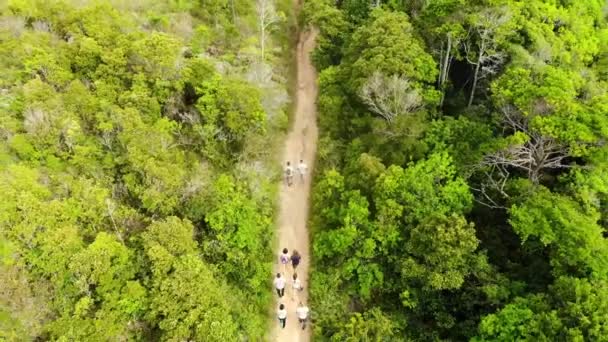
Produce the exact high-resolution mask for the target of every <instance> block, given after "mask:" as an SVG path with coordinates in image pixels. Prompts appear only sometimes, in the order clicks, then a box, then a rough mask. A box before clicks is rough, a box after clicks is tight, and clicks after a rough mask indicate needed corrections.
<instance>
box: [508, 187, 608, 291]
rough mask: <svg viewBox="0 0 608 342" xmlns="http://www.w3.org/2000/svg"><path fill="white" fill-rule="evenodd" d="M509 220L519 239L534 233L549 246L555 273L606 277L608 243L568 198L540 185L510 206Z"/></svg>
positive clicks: (593, 217) (594, 219)
mask: <svg viewBox="0 0 608 342" xmlns="http://www.w3.org/2000/svg"><path fill="white" fill-rule="evenodd" d="M510 214H511V218H510V223H511V225H512V226H513V229H514V230H515V232H517V234H519V235H520V236H521V238H522V240H523V241H526V240H527V239H529V238H530V237H535V238H538V239H539V240H540V242H541V243H542V244H543V245H545V246H550V251H551V254H550V255H551V258H552V260H551V263H552V265H553V266H554V273H555V274H556V275H570V274H574V275H580V276H592V277H599V278H604V279H605V278H606V277H608V274H607V273H606V269H607V266H608V243H607V242H606V239H605V238H604V237H603V236H602V232H603V229H602V227H601V226H599V225H598V224H597V220H598V216H597V214H595V213H594V214H593V215H589V213H585V212H584V211H583V210H582V209H581V207H580V206H579V205H578V203H576V202H575V201H573V200H572V199H570V198H568V197H566V196H562V195H558V194H554V193H551V192H550V191H548V190H547V189H545V188H540V189H538V191H537V192H536V193H534V194H533V195H532V196H529V197H528V198H526V199H525V200H523V201H522V202H521V203H519V204H515V205H513V206H512V207H511V209H510Z"/></svg>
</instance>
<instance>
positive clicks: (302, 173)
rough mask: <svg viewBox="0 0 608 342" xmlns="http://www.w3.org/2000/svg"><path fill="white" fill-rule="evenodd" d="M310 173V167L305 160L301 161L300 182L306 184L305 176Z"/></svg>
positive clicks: (299, 168) (299, 165)
mask: <svg viewBox="0 0 608 342" xmlns="http://www.w3.org/2000/svg"><path fill="white" fill-rule="evenodd" d="M307 172H308V165H306V163H305V162H304V160H302V159H300V164H298V173H299V174H300V180H301V181H302V183H304V176H306V173H307Z"/></svg>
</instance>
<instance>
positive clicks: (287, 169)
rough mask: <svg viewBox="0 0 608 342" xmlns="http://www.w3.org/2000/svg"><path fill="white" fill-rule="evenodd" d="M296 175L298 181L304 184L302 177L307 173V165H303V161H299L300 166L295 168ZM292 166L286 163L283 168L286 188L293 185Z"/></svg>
mask: <svg viewBox="0 0 608 342" xmlns="http://www.w3.org/2000/svg"><path fill="white" fill-rule="evenodd" d="M297 170H298V174H300V181H301V182H302V183H304V176H306V172H307V171H308V165H306V163H304V160H302V159H300V164H298V166H297ZM294 171H295V170H294V169H293V166H291V162H287V165H286V166H285V182H286V183H287V186H292V185H293V174H294Z"/></svg>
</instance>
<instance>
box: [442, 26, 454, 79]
mask: <svg viewBox="0 0 608 342" xmlns="http://www.w3.org/2000/svg"><path fill="white" fill-rule="evenodd" d="M447 49H448V51H447V52H446V53H445V61H444V64H443V73H442V75H443V80H441V85H444V84H445V82H446V81H447V79H448V70H449V68H450V67H449V65H450V61H451V58H450V53H451V52H452V35H450V34H448V46H447Z"/></svg>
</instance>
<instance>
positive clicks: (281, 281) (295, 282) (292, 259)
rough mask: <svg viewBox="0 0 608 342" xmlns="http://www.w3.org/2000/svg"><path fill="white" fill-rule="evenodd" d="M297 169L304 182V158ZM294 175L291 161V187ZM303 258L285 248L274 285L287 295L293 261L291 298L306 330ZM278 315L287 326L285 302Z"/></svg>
mask: <svg viewBox="0 0 608 342" xmlns="http://www.w3.org/2000/svg"><path fill="white" fill-rule="evenodd" d="M297 170H298V174H299V175H300V180H301V182H302V183H304V177H305V176H306V172H307V170H308V166H307V165H306V164H305V163H304V161H303V160H300V164H298V166H297ZM293 175H294V169H293V167H292V166H291V163H290V162H287V165H286V167H285V182H286V183H287V186H289V187H291V186H292V185H293ZM301 260H302V256H301V255H300V253H299V252H298V251H297V250H295V249H294V250H293V252H292V253H291V255H289V250H288V249H287V248H283V251H282V253H281V255H280V256H279V262H280V263H281V267H282V272H278V273H277V276H276V278H275V279H274V286H275V288H276V290H277V294H278V295H279V299H281V298H283V296H284V295H285V287H286V286H287V280H286V279H285V277H284V276H283V275H284V274H286V273H287V265H288V264H289V263H291V266H292V267H293V274H292V275H291V300H292V301H298V307H297V308H296V316H297V317H298V321H299V322H300V325H301V327H302V330H304V329H306V323H307V321H308V316H309V313H310V309H309V308H308V306H306V305H305V304H304V303H303V301H302V300H300V295H299V293H300V292H301V291H302V290H303V289H304V287H303V286H302V282H301V281H300V279H299V278H298V273H297V272H296V270H297V268H298V265H299V264H300V261H301ZM277 317H278V319H279V325H280V326H281V328H285V324H286V322H287V310H286V307H285V304H283V303H279V309H278V311H277Z"/></svg>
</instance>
